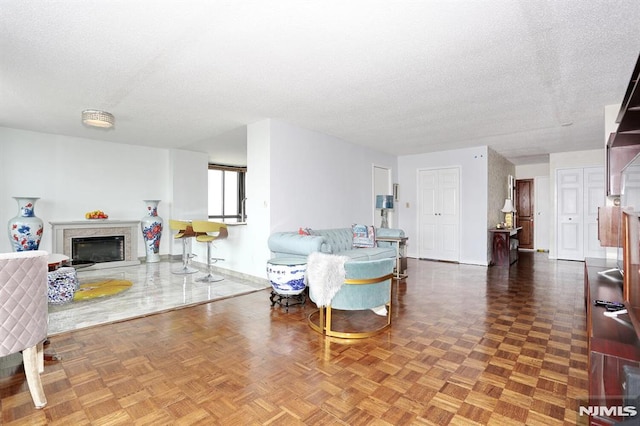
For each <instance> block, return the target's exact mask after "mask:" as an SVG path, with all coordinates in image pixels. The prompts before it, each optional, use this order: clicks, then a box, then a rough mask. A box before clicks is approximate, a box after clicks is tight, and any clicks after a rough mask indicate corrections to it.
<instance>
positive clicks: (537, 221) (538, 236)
mask: <svg viewBox="0 0 640 426" xmlns="http://www.w3.org/2000/svg"><path fill="white" fill-rule="evenodd" d="M550 185H551V183H550V179H549V176H535V177H534V178H533V187H534V190H535V192H534V198H535V204H534V207H535V218H534V224H533V226H534V228H533V229H534V230H533V233H534V236H533V248H534V249H535V250H544V251H549V248H550V246H551V239H550V231H549V230H550V229H551V187H550Z"/></svg>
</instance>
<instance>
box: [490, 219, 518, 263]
mask: <svg viewBox="0 0 640 426" xmlns="http://www.w3.org/2000/svg"><path fill="white" fill-rule="evenodd" d="M519 230H520V228H519V227H518V228H511V229H497V228H495V229H489V233H490V235H491V264H492V265H496V266H509V265H511V264H513V263H514V262H516V261H517V260H518V231H519Z"/></svg>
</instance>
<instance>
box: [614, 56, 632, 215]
mask: <svg viewBox="0 0 640 426" xmlns="http://www.w3.org/2000/svg"><path fill="white" fill-rule="evenodd" d="M639 77H640V56H638V60H637V61H636V66H635V68H634V70H633V73H632V74H631V80H630V81H629V85H628V86H627V90H626V92H625V94H624V98H623V99H622V105H621V107H620V111H619V112H618V116H617V117H616V123H618V128H617V130H616V132H615V133H612V134H611V135H610V136H609V140H608V141H607V158H606V165H607V177H608V179H607V196H618V195H620V190H621V188H620V172H621V171H622V169H623V168H624V167H625V166H626V165H627V164H629V162H630V161H631V160H632V159H633V158H634V157H635V156H636V155H637V154H638V153H640V84H638V83H639ZM623 207H624V206H623Z"/></svg>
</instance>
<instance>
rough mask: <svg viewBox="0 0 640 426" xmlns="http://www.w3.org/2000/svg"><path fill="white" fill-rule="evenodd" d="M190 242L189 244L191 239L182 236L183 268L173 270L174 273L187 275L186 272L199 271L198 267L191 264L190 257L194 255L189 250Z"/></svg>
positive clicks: (193, 272)
mask: <svg viewBox="0 0 640 426" xmlns="http://www.w3.org/2000/svg"><path fill="white" fill-rule="evenodd" d="M188 244H189V241H187V238H184V237H183V238H182V268H180V269H176V270H174V271H171V272H172V273H174V274H178V275H186V274H195V273H196V272H198V270H197V269H196V268H193V267H191V266H189V259H191V257H192V256H191V255H190V254H189V250H188V248H187V245H188Z"/></svg>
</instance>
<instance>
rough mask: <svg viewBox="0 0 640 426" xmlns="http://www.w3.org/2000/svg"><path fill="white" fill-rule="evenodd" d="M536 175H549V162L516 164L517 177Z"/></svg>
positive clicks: (529, 177)
mask: <svg viewBox="0 0 640 426" xmlns="http://www.w3.org/2000/svg"><path fill="white" fill-rule="evenodd" d="M536 176H549V163H542V164H523V165H520V166H516V179H533V178H534V177H536Z"/></svg>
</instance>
